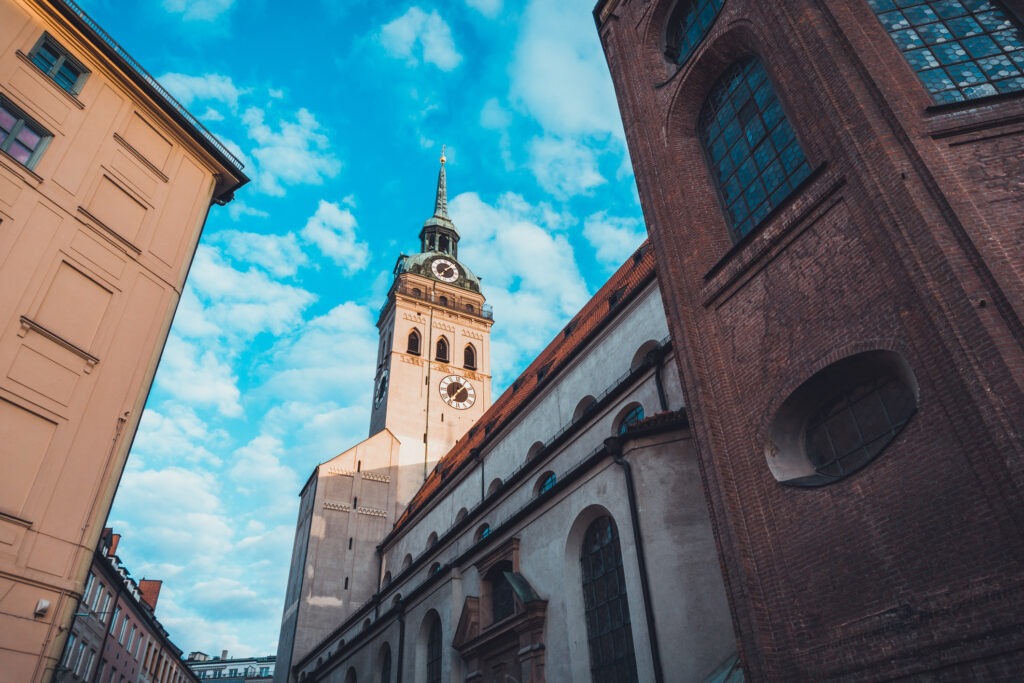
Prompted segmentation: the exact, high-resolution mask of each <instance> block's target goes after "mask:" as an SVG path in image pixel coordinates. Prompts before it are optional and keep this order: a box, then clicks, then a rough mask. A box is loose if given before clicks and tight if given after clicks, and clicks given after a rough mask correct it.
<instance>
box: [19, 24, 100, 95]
mask: <svg viewBox="0 0 1024 683" xmlns="http://www.w3.org/2000/svg"><path fill="white" fill-rule="evenodd" d="M28 58H29V59H30V60H31V61H32V63H33V64H35V65H36V66H37V67H39V70H40V71H42V72H43V73H44V74H46V75H47V76H49V77H50V78H51V79H52V80H53V82H54V83H56V84H57V85H58V86H60V87H61V88H62V89H64V90H66V91H67V92H69V93H71V94H73V95H74V94H77V93H78V92H79V91H81V89H82V84H83V83H85V77H86V76H88V75H89V72H88V71H87V70H86V68H85V67H84V66H82V65H81V64H80V63H79V62H78V60H76V59H75V58H74V57H72V56H71V55H70V54H68V51H67V50H65V49H64V48H63V47H62V46H61V44H60V43H58V42H57V41H56V40H54V39H53V37H51V36H50V35H49V34H47V33H44V34H43V36H42V38H40V39H39V42H38V43H36V46H35V47H34V48H32V51H31V52H29V54H28Z"/></svg>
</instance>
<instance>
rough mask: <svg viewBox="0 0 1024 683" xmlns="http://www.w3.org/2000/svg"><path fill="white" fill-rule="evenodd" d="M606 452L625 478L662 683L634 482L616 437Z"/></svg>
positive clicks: (658, 682)
mask: <svg viewBox="0 0 1024 683" xmlns="http://www.w3.org/2000/svg"><path fill="white" fill-rule="evenodd" d="M604 446H605V449H606V450H607V452H608V453H609V454H610V455H611V456H612V458H613V459H614V460H615V464H616V465H618V466H619V467H621V468H622V473H623V475H624V476H625V478H626V493H627V496H628V498H629V521H630V522H631V524H632V527H633V539H634V542H635V543H636V563H637V566H638V569H639V570H640V589H641V592H642V593H643V598H644V616H645V617H646V621H647V633H648V634H649V635H650V640H651V659H653V660H654V680H655V683H664V682H665V674H664V672H663V671H662V670H661V648H660V647H659V646H658V630H657V626H656V624H655V623H654V611H653V608H652V607H653V606H652V604H651V587H650V580H649V578H648V570H647V558H646V555H645V554H644V538H643V536H642V535H641V534H640V516H639V514H638V513H639V511H638V509H637V503H636V482H635V481H634V480H633V470H632V468H631V467H630V464H629V461H627V460H626V459H625V458H624V457H623V452H622V440H621V439H620V438H619V437H617V436H613V437H609V438H607V439H605V440H604Z"/></svg>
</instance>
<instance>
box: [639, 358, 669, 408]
mask: <svg viewBox="0 0 1024 683" xmlns="http://www.w3.org/2000/svg"><path fill="white" fill-rule="evenodd" d="M664 358H665V347H664V346H659V347H658V348H656V349H652V350H651V351H648V352H647V357H646V358H645V359H644V360H646V361H647V362H648V363H651V364H652V365H654V386H656V387H657V388H658V405H659V406H661V411H662V412H665V411H666V410H668V397H667V396H665V382H664V381H662V379H661V367H662V363H661V361H662V359H664Z"/></svg>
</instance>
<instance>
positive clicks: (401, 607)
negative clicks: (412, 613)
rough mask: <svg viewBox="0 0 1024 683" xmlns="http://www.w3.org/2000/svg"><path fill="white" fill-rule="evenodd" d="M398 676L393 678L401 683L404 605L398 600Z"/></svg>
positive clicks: (403, 655) (403, 652)
mask: <svg viewBox="0 0 1024 683" xmlns="http://www.w3.org/2000/svg"><path fill="white" fill-rule="evenodd" d="M398 608H399V610H401V611H400V612H399V613H398V672H397V673H398V675H397V676H396V677H395V681H397V683H402V669H403V668H404V666H403V665H404V664H405V603H404V602H403V601H402V599H401V598H399V599H398Z"/></svg>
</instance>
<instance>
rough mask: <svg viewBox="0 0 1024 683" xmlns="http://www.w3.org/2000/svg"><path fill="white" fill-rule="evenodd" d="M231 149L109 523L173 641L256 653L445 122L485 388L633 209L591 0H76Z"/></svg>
mask: <svg viewBox="0 0 1024 683" xmlns="http://www.w3.org/2000/svg"><path fill="white" fill-rule="evenodd" d="M78 1H79V2H80V3H81V4H82V6H83V8H84V9H85V10H86V11H87V12H88V13H89V14H90V15H92V16H93V18H94V19H96V20H97V21H98V23H99V24H100V25H101V26H103V27H104V28H105V29H106V30H107V31H108V32H109V33H110V34H111V35H113V36H114V37H115V38H116V39H117V40H118V41H119V42H121V44H122V45H123V46H124V47H125V48H126V49H127V50H128V52H129V53H130V54H132V55H133V56H134V57H135V58H136V59H137V60H138V61H139V62H140V63H141V64H142V65H143V66H144V67H145V68H146V69H147V70H149V71H150V72H151V73H152V74H153V75H155V76H156V77H157V78H158V79H159V80H160V81H161V82H162V83H163V84H164V85H165V86H166V87H167V88H168V89H169V90H170V91H171V92H173V93H174V94H175V96H176V97H177V98H178V99H179V100H180V101H181V102H182V103H183V104H185V105H186V106H187V107H188V108H189V109H190V110H191V111H192V112H193V113H194V114H195V115H196V116H197V117H199V118H200V119H201V120H202V121H203V123H204V125H206V126H207V127H208V128H209V129H210V130H211V131H213V132H214V133H215V134H217V135H218V136H219V137H220V138H221V139H222V140H223V141H224V142H225V143H226V144H227V145H228V146H229V147H230V148H231V149H232V150H234V151H236V152H237V154H238V156H239V157H240V158H241V159H243V160H244V162H245V164H246V172H247V173H248V174H249V175H250V177H251V178H252V182H251V183H250V184H249V185H248V186H246V187H245V188H243V189H242V190H241V191H240V192H239V193H238V194H237V198H236V199H235V201H233V202H232V203H231V204H229V205H228V206H227V207H223V208H221V207H214V210H213V211H212V212H211V215H210V219H209V221H208V223H207V225H206V230H205V233H204V235H203V238H202V242H201V244H200V246H199V251H198V253H197V254H196V259H195V263H194V265H193V267H192V271H191V275H190V276H189V281H188V285H187V286H186V288H185V292H184V296H183V298H182V302H181V306H180V307H179V309H178V313H177V317H176V318H175V322H174V326H173V329H172V330H171V335H170V338H169V340H168V343H167V347H166V350H165V351H164V355H163V359H162V362H161V364H160V369H159V371H158V373H157V378H156V383H155V385H154V387H153V391H152V393H151V395H150V397H149V403H148V405H147V408H146V412H145V415H144V416H143V418H142V424H141V427H140V430H139V433H138V436H137V437H136V439H135V443H134V447H133V450H132V453H131V457H130V458H129V461H128V466H127V470H126V471H125V474H124V477H123V479H122V481H121V487H120V489H119V490H118V493H117V498H116V500H115V502H114V508H113V511H112V513H111V518H110V523H111V524H112V525H113V526H114V528H115V530H116V531H117V532H119V533H121V534H122V535H123V537H124V538H123V542H122V544H121V546H120V547H119V553H120V555H121V558H122V559H123V560H124V562H125V564H126V565H127V567H128V568H129V569H130V571H131V572H132V574H133V576H134V577H135V578H137V579H138V578H143V577H147V578H154V579H163V580H164V586H163V592H162V594H161V597H160V604H159V607H158V609H157V616H158V617H159V618H160V619H161V621H162V623H163V624H164V625H165V626H166V627H167V629H168V630H169V632H170V634H171V637H172V639H173V640H174V641H175V642H176V643H177V644H178V645H179V646H180V647H181V648H182V649H183V650H184V651H185V652H189V651H191V650H202V651H204V652H207V653H210V654H214V653H218V654H219V653H220V651H221V650H222V649H227V650H230V652H231V654H232V655H239V656H242V655H266V654H272V653H274V652H275V650H276V647H277V638H278V631H279V626H280V619H281V610H282V605H283V599H284V597H283V596H284V588H285V580H286V577H287V571H288V563H289V556H290V553H291V545H292V538H293V532H294V527H295V519H296V511H297V503H298V493H299V489H300V486H301V485H302V484H303V483H304V482H305V480H306V479H307V477H308V476H309V474H310V473H311V471H312V469H313V467H315V466H316V464H317V463H319V462H322V461H324V460H327V459H329V458H331V457H332V456H334V455H335V454H337V453H339V452H341V451H343V450H345V449H347V448H348V447H349V446H351V445H353V444H354V443H356V442H358V441H360V440H362V439H363V438H365V437H366V435H367V428H368V425H369V408H370V401H371V392H372V382H373V363H374V361H375V355H376V340H377V330H376V328H375V326H374V323H375V321H376V317H377V313H378V311H379V309H380V306H381V304H382V303H383V302H384V296H385V293H386V292H387V288H388V286H389V284H390V280H391V269H392V267H393V266H394V263H395V259H396V257H397V256H398V255H399V253H401V252H405V253H413V252H415V251H417V250H418V242H417V235H418V233H419V229H420V227H421V225H422V224H423V221H424V220H426V219H427V218H428V217H429V216H430V214H431V213H432V211H433V199H434V189H435V182H436V178H437V169H438V157H439V156H440V153H441V145H442V144H447V156H448V186H449V192H450V204H451V214H452V217H453V218H454V220H455V223H456V225H457V226H458V228H459V230H460V232H461V234H462V241H461V243H460V251H459V255H460V258H461V259H462V260H463V261H465V262H466V263H467V265H469V266H470V268H472V269H473V270H474V271H475V272H476V273H477V274H478V275H481V276H482V278H483V287H484V293H485V295H486V296H487V298H488V301H489V302H490V303H491V304H493V306H494V316H495V320H496V323H495V326H494V329H493V346H492V354H493V357H492V368H493V370H494V373H495V377H494V390H495V396H497V395H498V393H499V392H500V391H502V390H503V389H504V388H505V387H506V386H507V385H508V384H509V383H510V382H511V381H512V379H514V378H515V376H516V375H517V374H518V373H519V372H520V370H521V369H522V368H523V367H525V365H526V364H527V362H528V361H529V360H530V359H531V358H532V357H533V356H534V355H535V354H536V353H537V352H538V351H539V350H540V349H541V348H542V347H543V346H544V345H545V344H546V343H547V342H548V340H550V339H551V338H552V337H553V336H554V334H555V333H556V332H557V330H558V329H559V328H560V327H561V326H562V325H564V323H565V321H566V320H567V319H568V318H569V317H571V316H572V315H573V314H574V313H575V312H576V311H577V310H578V309H579V308H580V306H581V305H582V304H583V303H584V302H585V301H586V299H587V298H588V296H589V295H590V294H592V293H593V292H594V291H596V289H597V288H598V287H599V286H600V285H601V283H602V282H603V281H604V280H605V279H606V278H607V276H608V275H609V274H610V273H611V272H612V271H613V270H614V269H615V267H616V266H617V265H618V263H620V262H621V261H622V260H624V259H625V258H626V257H627V256H628V255H629V254H630V253H631V251H632V250H633V249H635V248H636V246H637V245H638V244H639V243H640V242H641V240H642V236H643V225H642V222H641V219H640V211H639V207H638V204H637V200H636V191H635V185H634V181H633V175H632V172H631V169H630V165H629V158H628V154H627V152H626V149H625V144H624V140H623V133H622V126H621V123H620V121H619V115H618V110H617V107H616V104H615V98H614V94H613V92H612V87H611V82H610V80H609V77H608V74H607V68H606V66H605V62H604V58H603V55H602V53H601V49H600V45H599V42H598V40H597V33H596V30H595V28H594V22H593V19H592V18H591V13H590V12H591V9H592V7H593V4H594V2H593V0H568V1H560V2H554V1H552V0H518V1H513V0H416V1H414V2H399V1H397V0H396V1H391V0H388V1H385V2H382V1H380V0H376V1H374V0H313V1H312V2H308V3H298V4H296V3H285V2H281V1H276V2H275V0H245V1H244V2H242V1H241V0H156V1H153V0H146V1H138V2H137V1H135V0H78Z"/></svg>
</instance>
